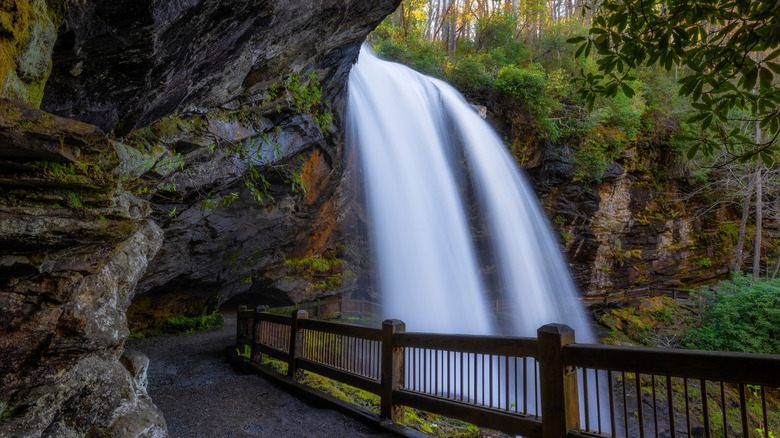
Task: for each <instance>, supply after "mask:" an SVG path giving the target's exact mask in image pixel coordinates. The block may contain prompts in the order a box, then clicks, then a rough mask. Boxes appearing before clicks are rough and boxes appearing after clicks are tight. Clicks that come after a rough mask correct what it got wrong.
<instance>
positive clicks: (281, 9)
mask: <svg viewBox="0 0 780 438" xmlns="http://www.w3.org/2000/svg"><path fill="white" fill-rule="evenodd" d="M399 1H400V0H374V1H364V0H325V1H321V2H310V1H304V0H296V1H287V0H285V1H282V0H278V1H264V2H257V1H250V2H240V1H225V0H184V1H170V2H159V1H152V0H142V1H116V0H110V1H109V0H90V1H88V2H66V1H64V0H15V1H12V2H10V3H9V4H8V5H5V6H4V7H3V8H0V26H1V27H2V28H3V30H4V31H3V32H0V49H2V50H0V80H1V81H2V97H4V98H6V99H9V100H3V101H0V187H2V190H1V191H0V248H2V250H0V261H1V263H0V309H2V311H0V435H2V436H57V437H60V436H84V435H88V436H94V435H106V436H122V437H132V436H164V435H166V433H167V432H166V428H165V421H164V419H163V418H162V415H161V413H160V412H159V411H158V410H157V409H156V408H155V407H154V404H153V403H152V402H151V400H149V398H148V397H147V396H146V392H145V370H146V367H147V365H148V364H147V361H146V360H145V358H144V357H143V356H142V355H139V354H137V353H134V352H129V351H125V349H124V341H125V339H126V338H127V336H128V328H127V321H126V310H127V309H128V307H129V306H131V301H132V302H133V304H132V309H131V311H130V313H131V314H132V315H134V316H137V317H139V318H141V317H142V316H146V317H147V319H149V320H153V319H154V318H155V317H156V316H155V315H156V314H159V313H160V312H162V313H168V315H170V314H172V313H178V314H181V313H186V312H188V311H189V312H193V311H197V312H202V311H203V310H204V309H206V308H213V307H215V306H216V305H218V304H219V303H220V302H222V301H224V300H226V299H228V298H229V297H230V296H232V295H234V294H237V293H241V292H247V291H249V292H253V293H255V294H257V295H258V296H261V297H265V298H266V299H268V302H269V303H270V304H274V302H273V300H276V301H278V302H279V303H288V302H292V301H302V300H307V299H311V298H313V297H316V296H319V295H321V294H324V293H327V292H328V290H331V289H333V288H334V287H337V286H338V285H341V284H343V278H344V277H343V276H342V274H346V272H343V271H344V268H343V266H344V265H343V262H342V261H341V260H340V258H339V257H341V255H342V254H343V253H344V249H343V245H341V243H340V242H341V241H342V240H343V237H342V236H343V235H342V234H341V232H340V231H339V230H338V228H339V227H338V224H339V223H340V222H343V220H344V215H343V213H342V211H343V202H344V201H343V199H344V198H345V195H344V185H345V184H346V183H345V182H344V181H345V180H344V179H343V178H342V176H343V165H342V163H343V160H344V158H343V156H342V155H343V150H342V141H341V135H340V133H341V132H342V128H341V114H342V112H343V104H344V100H345V99H344V92H345V85H346V79H347V74H348V72H349V68H350V66H351V65H352V63H353V62H354V61H355V59H356V57H357V55H358V52H359V46H360V44H361V43H362V41H363V40H364V39H365V36H366V35H367V34H368V32H370V31H371V30H372V29H373V27H374V26H376V25H377V24H378V23H379V22H380V21H381V19H382V18H383V17H384V16H385V15H387V14H389V13H391V12H392V11H393V10H394V9H395V7H396V6H397V5H398V3H399ZM7 3H8V2H7ZM58 26H59V32H58V33H57V32H56V29H57V27H58ZM55 35H56V38H55ZM52 48H53V52H52ZM44 84H45V87H44ZM38 105H41V107H42V108H43V109H44V110H45V111H47V112H40V111H37V110H35V109H33V108H35V107H38ZM328 114H330V115H332V118H330V117H329V116H328ZM87 123H89V124H87ZM95 125H96V126H95ZM103 132H109V135H106V134H104V133H103ZM228 199H229V200H231V202H227V200H228ZM155 255H156V257H155ZM320 262H322V263H320ZM323 263H324V264H325V265H326V266H327V268H326V269H324V270H323V269H322V268H321V265H322V264H323ZM315 265H316V266H317V267H316V268H314V267H313V266H315ZM345 276H346V275H345ZM137 285H138V287H136V286H137ZM137 291H138V292H143V294H140V295H137V296H136V292H137ZM141 319H143V318H141Z"/></svg>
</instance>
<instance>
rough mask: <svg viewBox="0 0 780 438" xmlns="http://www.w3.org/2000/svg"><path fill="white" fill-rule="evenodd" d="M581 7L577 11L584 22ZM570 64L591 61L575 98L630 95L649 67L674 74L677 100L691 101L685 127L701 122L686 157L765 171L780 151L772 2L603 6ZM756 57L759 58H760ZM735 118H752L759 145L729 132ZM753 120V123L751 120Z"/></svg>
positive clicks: (637, 1) (778, 35) (682, 0)
mask: <svg viewBox="0 0 780 438" xmlns="http://www.w3.org/2000/svg"><path fill="white" fill-rule="evenodd" d="M586 9H587V7H584V8H583V15H585V13H586ZM569 42H571V43H580V45H579V48H578V51H577V56H578V57H579V56H584V57H588V56H589V55H591V53H593V54H597V55H598V57H599V59H598V61H597V64H598V69H599V71H598V74H592V73H588V74H584V76H583V78H582V84H581V85H582V87H581V90H580V92H581V94H582V96H583V97H584V98H585V100H586V101H587V102H588V103H589V105H593V103H594V101H595V98H596V96H597V95H606V96H608V97H610V96H615V95H616V94H617V93H618V90H622V91H623V92H624V93H625V94H626V95H629V96H630V95H633V94H634V90H633V89H632V88H631V85H630V84H629V82H630V81H631V80H633V77H632V76H631V75H632V72H633V71H634V70H635V69H636V68H638V67H640V66H643V65H647V66H652V65H654V64H656V63H658V64H660V65H661V66H663V67H664V68H665V69H666V70H672V69H673V68H677V67H679V68H680V75H681V76H680V78H679V80H678V83H679V86H680V91H679V92H680V94H681V95H683V96H689V97H690V98H691V100H692V106H693V108H694V111H695V112H694V114H693V115H692V116H691V117H690V118H689V122H691V123H694V122H700V123H701V127H702V135H701V136H700V137H697V138H691V137H689V138H687V140H692V146H691V148H690V149H689V151H688V156H689V157H693V156H695V155H696V153H697V152H699V151H701V152H702V153H703V154H704V155H712V154H713V153H714V152H715V151H717V150H721V149H723V150H725V151H726V152H727V153H728V154H730V155H731V157H732V159H740V160H747V159H750V158H760V159H761V160H762V161H764V163H765V164H767V165H771V163H772V162H773V159H774V154H776V153H777V152H778V151H780V145H779V144H778V133H780V88H779V87H778V85H777V80H776V78H777V77H778V76H780V63H778V57H779V56H780V49H779V48H778V47H779V46H780V6H778V4H777V2H776V1H772V0H754V1H750V0H698V1H695V2H691V1H688V0H604V1H602V2H600V6H599V9H598V10H597V11H596V14H595V16H594V18H593V23H592V27H591V29H590V31H589V33H588V36H587V37H576V38H572V39H570V40H569ZM759 54H762V55H763V56H759ZM735 113H741V114H751V116H750V117H751V118H752V117H754V120H755V121H756V122H758V125H759V126H760V128H761V129H762V130H763V132H764V136H763V139H755V138H752V136H750V135H745V134H744V133H743V132H740V130H738V129H729V128H727V127H726V125H727V123H728V122H730V121H732V122H733V121H734V118H735V117H739V116H735V115H734V114H735ZM752 115H754V116H752Z"/></svg>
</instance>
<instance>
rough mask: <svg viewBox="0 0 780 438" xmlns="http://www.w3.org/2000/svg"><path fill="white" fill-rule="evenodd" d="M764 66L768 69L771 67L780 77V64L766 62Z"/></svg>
mask: <svg viewBox="0 0 780 438" xmlns="http://www.w3.org/2000/svg"><path fill="white" fill-rule="evenodd" d="M764 64H766V66H767V67H769V68H770V69H771V70H772V71H773V72H775V74H777V75H780V64H778V63H776V62H766V61H764Z"/></svg>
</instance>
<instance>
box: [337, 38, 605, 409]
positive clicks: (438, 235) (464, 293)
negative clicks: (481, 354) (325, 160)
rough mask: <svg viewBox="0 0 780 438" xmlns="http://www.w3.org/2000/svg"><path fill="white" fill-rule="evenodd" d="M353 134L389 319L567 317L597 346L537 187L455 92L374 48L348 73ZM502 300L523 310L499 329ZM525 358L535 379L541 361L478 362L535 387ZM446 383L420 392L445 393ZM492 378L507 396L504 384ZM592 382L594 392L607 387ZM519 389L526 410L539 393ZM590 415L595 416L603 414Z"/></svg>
mask: <svg viewBox="0 0 780 438" xmlns="http://www.w3.org/2000/svg"><path fill="white" fill-rule="evenodd" d="M347 136H348V139H347V140H348V143H349V144H350V145H351V147H354V148H357V149H356V150H357V153H358V155H359V161H360V162H361V166H362V168H361V173H362V175H363V182H364V192H365V197H366V204H367V209H368V212H369V216H370V218H369V221H370V226H371V234H372V240H373V243H374V253H375V258H376V265H377V276H378V278H379V287H380V291H381V294H382V297H383V313H384V314H385V315H387V316H388V317H392V318H398V319H401V320H403V321H404V322H405V323H406V326H407V329H408V330H410V331H416V332H436V333H462V334H483V335H489V334H498V331H499V330H501V332H502V333H501V334H504V335H516V336H528V337H535V336H536V330H537V329H538V328H539V327H541V326H543V325H545V324H548V323H556V322H557V323H565V324H568V325H569V326H571V327H572V328H574V330H575V333H576V337H577V340H578V341H579V342H593V340H594V336H593V334H592V330H591V328H590V326H589V325H588V323H587V319H586V317H585V312H584V310H583V308H582V306H581V304H580V302H579V300H578V298H577V291H576V289H575V287H574V284H573V283H572V281H571V278H570V277H569V273H568V270H567V268H566V265H565V263H564V260H563V257H562V255H561V252H560V248H559V246H558V244H557V242H556V240H555V238H554V237H553V234H552V229H551V228H550V226H549V224H548V222H547V219H546V217H545V216H544V214H543V212H542V209H541V206H540V205H539V203H538V201H537V198H536V194H535V192H534V191H533V190H532V189H531V188H530V187H529V184H528V183H527V182H526V180H525V178H524V177H523V175H522V174H521V172H520V171H519V170H518V168H517V166H516V164H515V162H514V160H513V158H512V157H511V155H510V154H509V153H508V152H507V150H506V148H505V147H504V145H503V143H502V142H501V140H500V139H499V138H498V136H497V135H496V134H495V132H494V131H493V130H492V129H491V128H490V126H489V125H488V124H487V123H486V122H485V121H484V120H482V119H481V118H480V117H479V116H478V115H477V114H476V112H475V111H474V110H473V109H472V108H471V106H470V105H468V104H467V103H466V101H465V100H464V99H463V97H462V96H461V95H460V94H459V93H458V92H457V91H455V89H454V88H452V87H450V86H449V85H447V84H446V83H444V82H442V81H439V80H436V79H433V78H430V77H426V76H423V75H421V74H419V73H417V72H415V71H413V70H411V69H408V68H406V67H404V66H402V65H399V64H394V63H390V62H386V61H382V60H379V59H377V58H376V57H375V56H374V55H373V54H372V53H371V51H370V50H369V49H367V48H365V47H364V48H363V49H362V50H361V53H360V58H359V60H358V63H357V65H356V66H355V67H354V68H353V69H352V72H351V73H350V78H349V104H348V131H347ZM484 236H487V238H484ZM475 242H476V243H475ZM486 267H487V268H486ZM491 267H492V268H491ZM484 271H490V272H492V271H496V272H497V275H484ZM496 277H497V278H496ZM486 284H489V285H490V287H487V286H486ZM491 288H492V289H498V290H500V293H498V294H497V293H495V292H494V291H491ZM489 292H493V293H489ZM496 298H501V300H502V302H505V303H507V304H508V305H509V307H510V315H512V317H511V318H509V321H508V324H507V323H505V324H502V325H501V326H500V327H499V324H497V323H496V321H497V319H498V318H497V315H496V314H495V313H491V312H490V310H489V309H491V308H492V307H493V306H491V305H489V304H488V303H489V302H491V300H495V299H496ZM425 355H427V356H426V360H427V361H428V362H427V363H428V364H432V363H438V364H439V365H437V366H438V367H440V368H441V367H442V366H443V365H442V364H443V363H444V359H445V358H444V356H443V353H441V352H433V353H431V352H428V353H425ZM472 359H474V360H476V358H474V357H470V358H469V359H468V361H467V362H471V360H472ZM447 360H448V361H449V356H448V357H447ZM448 363H449V362H448ZM490 363H492V362H490ZM475 364H476V362H475ZM521 365H522V370H523V371H522V373H526V372H527V371H526V370H529V371H528V372H529V373H531V377H530V379H533V375H534V374H533V371H530V370H533V369H535V367H534V365H533V361H532V360H531V361H528V360H526V361H525V362H522V363H519V364H518V362H515V363H514V365H513V366H512V367H511V368H509V367H508V365H507V368H501V369H500V368H499V367H497V366H496V365H490V366H486V365H475V369H476V372H477V374H481V373H487V369H489V368H490V367H492V369H490V372H491V373H492V374H491V375H496V376H498V381H504V382H505V383H509V382H510V379H511V377H510V376H511V375H514V376H515V377H514V385H515V387H517V388H518V389H517V390H518V391H520V392H521V393H522V394H526V392H524V391H525V390H524V389H523V388H522V385H519V384H518V377H517V374H516V373H517V370H516V369H515V368H516V367H518V368H519V367H520V366H521ZM460 366H462V365H454V366H452V367H453V369H450V370H447V371H448V372H449V374H448V375H453V376H455V377H454V378H453V380H454V381H458V380H462V378H463V377H464V376H465V378H466V384H465V386H464V387H463V391H465V392H467V393H466V394H465V396H466V397H467V398H469V399H471V400H473V401H475V402H478V403H482V404H486V403H487V404H492V403H493V401H492V400H493V399H492V395H491V398H490V400H486V399H485V395H484V394H485V391H484V388H483V386H481V385H482V384H481V383H479V382H477V381H476V379H474V380H472V379H471V377H470V375H471V374H472V372H471V371H470V372H468V373H467V372H466V370H461V369H460ZM441 371H443V370H442V369H439V372H438V374H439V375H444V373H442V372H441ZM472 371H474V370H472ZM436 374H437V373H434V375H436ZM530 379H529V380H530ZM524 381H525V380H524ZM530 381H531V382H533V380H530ZM588 381H589V382H591V378H588ZM604 381H606V377H604V380H602V382H604ZM447 382H449V377H448V380H447ZM580 382H581V383H580V384H581V385H582V376H581V377H580ZM438 383H443V382H440V381H435V382H433V384H431V382H428V383H426V384H424V385H423V387H422V388H416V389H418V390H423V391H427V392H431V391H433V392H436V389H435V388H436V386H437V384H438ZM491 385H493V388H492V389H493V390H495V391H496V392H497V393H498V391H499V390H500V385H498V384H497V383H496V382H495V381H494V382H493V383H492V384H491ZM441 386H442V387H443V385H441ZM589 387H590V388H591V391H590V392H591V393H590V394H588V395H587V397H588V398H589V399H593V398H595V393H594V392H593V389H595V388H597V384H596V382H591V383H589ZM531 391H533V390H531ZM490 394H492V391H490ZM580 394H581V398H582V397H583V392H582V391H581V392H580ZM505 395H506V393H505ZM537 395H538V394H537ZM509 396H512V397H514V398H513V399H514V400H516V403H517V404H519V403H520V402H521V400H522V402H523V406H524V408H525V407H526V406H525V398H527V397H528V396H526V395H522V396H521V395H520V394H509ZM509 396H507V397H506V400H509ZM499 398H501V397H499ZM530 398H531V399H533V398H534V396H533V395H531V396H530ZM603 399H605V398H603V395H602V400H603ZM509 403H510V402H509V401H499V402H498V407H500V408H503V409H509V408H510V407H511V405H510V404H509ZM591 403H593V402H591ZM535 410H536V408H531V409H529V411H530V412H535ZM590 416H591V417H592V418H591V420H592V421H595V420H596V419H597V417H598V416H599V414H598V413H592V414H591V415H590ZM602 416H603V413H602ZM603 420H604V422H605V424H606V418H603Z"/></svg>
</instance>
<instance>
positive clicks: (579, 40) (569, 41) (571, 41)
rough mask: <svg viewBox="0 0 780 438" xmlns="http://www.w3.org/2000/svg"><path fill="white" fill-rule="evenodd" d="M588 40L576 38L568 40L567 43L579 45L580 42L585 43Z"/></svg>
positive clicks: (581, 37)
mask: <svg viewBox="0 0 780 438" xmlns="http://www.w3.org/2000/svg"><path fill="white" fill-rule="evenodd" d="M586 39H587V38H585V37H584V36H578V37H574V38H569V39H568V40H566V42H567V43H569V44H577V43H579V42H582V41H585V40H586Z"/></svg>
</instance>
